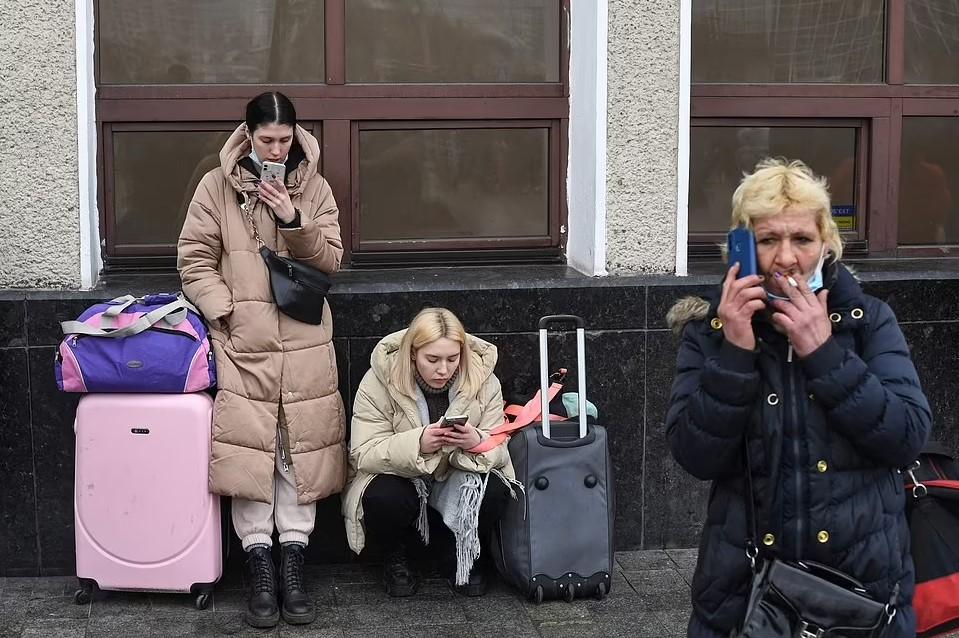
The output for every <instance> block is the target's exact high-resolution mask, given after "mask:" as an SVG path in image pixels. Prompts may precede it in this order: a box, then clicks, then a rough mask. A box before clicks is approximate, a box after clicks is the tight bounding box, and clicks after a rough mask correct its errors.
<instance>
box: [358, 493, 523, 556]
mask: <svg viewBox="0 0 959 638" xmlns="http://www.w3.org/2000/svg"><path fill="white" fill-rule="evenodd" d="M509 498H510V495H509V490H508V489H507V487H506V485H504V484H503V481H501V480H499V479H498V478H496V477H495V476H491V477H490V478H489V482H488V483H487V485H486V493H485V494H484V495H483V502H482V503H481V504H480V512H479V537H480V542H481V543H482V546H483V548H482V550H481V552H480V560H482V561H483V562H484V563H487V564H489V563H488V562H487V561H488V558H489V556H490V554H489V539H490V538H491V535H492V531H493V529H494V526H495V525H496V522H497V521H498V520H499V519H500V517H501V516H502V515H503V511H504V510H505V509H506V504H507V501H508V499H509ZM426 509H427V514H428V515H429V523H430V544H429V553H430V554H432V555H434V556H435V557H436V558H438V559H439V562H440V568H441V569H442V570H443V571H444V572H452V571H453V570H455V568H456V539H455V538H454V536H453V532H451V531H450V529H449V528H448V527H446V525H445V524H444V523H443V519H442V517H441V516H440V513H439V512H437V511H436V510H434V509H433V508H432V507H427V508H426ZM419 513H420V500H419V497H418V496H417V495H416V488H415V487H413V482H412V481H410V480H409V479H405V478H403V477H400V476H394V475H392V474H379V475H377V476H376V477H375V478H374V479H373V480H372V481H371V482H370V484H369V485H368V486H367V487H366V491H365V492H364V493H363V521H364V527H365V528H366V542H367V545H368V546H369V547H370V548H371V549H373V551H378V552H388V551H389V550H390V549H392V548H393V547H395V546H396V545H397V543H404V544H406V545H408V546H413V547H417V546H418V547H422V542H421V540H420V535H419V532H418V531H417V529H416V519H417V517H419Z"/></svg>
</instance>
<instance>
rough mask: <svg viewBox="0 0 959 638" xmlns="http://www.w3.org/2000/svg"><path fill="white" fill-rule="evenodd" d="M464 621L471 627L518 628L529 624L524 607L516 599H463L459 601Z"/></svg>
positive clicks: (484, 597)
mask: <svg viewBox="0 0 959 638" xmlns="http://www.w3.org/2000/svg"><path fill="white" fill-rule="evenodd" d="M459 605H460V608H461V609H462V610H463V613H464V614H465V615H466V619H467V620H468V621H469V622H470V624H473V625H498V626H506V627H512V626H514V625H515V626H518V625H521V624H523V623H529V622H530V617H529V614H528V613H526V607H524V606H523V603H522V602H521V601H520V600H519V599H518V598H515V597H514V598H504V599H502V600H495V601H491V600H490V599H489V598H488V597H486V596H483V597H478V598H465V597H463V598H462V599H461V600H460V601H459Z"/></svg>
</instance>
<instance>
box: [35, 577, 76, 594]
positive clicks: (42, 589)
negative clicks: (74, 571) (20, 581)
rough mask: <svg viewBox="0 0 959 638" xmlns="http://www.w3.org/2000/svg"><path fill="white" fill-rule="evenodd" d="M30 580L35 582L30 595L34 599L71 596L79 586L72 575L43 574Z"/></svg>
mask: <svg viewBox="0 0 959 638" xmlns="http://www.w3.org/2000/svg"><path fill="white" fill-rule="evenodd" d="M32 580H33V581H35V582H34V585H33V588H32V590H31V593H30V597H31V598H34V599H43V598H60V597H62V596H73V592H75V591H76V590H77V589H78V587H79V585H78V583H77V579H76V578H74V577H72V576H45V577H43V578H34V579H32Z"/></svg>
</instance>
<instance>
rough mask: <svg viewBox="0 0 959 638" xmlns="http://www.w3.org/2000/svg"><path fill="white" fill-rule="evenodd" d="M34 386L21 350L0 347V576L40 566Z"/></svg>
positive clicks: (31, 571)
mask: <svg viewBox="0 0 959 638" xmlns="http://www.w3.org/2000/svg"><path fill="white" fill-rule="evenodd" d="M33 468H34V450H33V434H32V432H31V428H30V382H29V375H28V370H27V353H26V350H24V349H23V348H16V349H0V486H2V489H0V576H3V575H6V576H28V575H29V576H34V575H36V570H37V565H38V563H39V558H40V555H39V544H38V542H37V512H36V485H35V477H34V470H33Z"/></svg>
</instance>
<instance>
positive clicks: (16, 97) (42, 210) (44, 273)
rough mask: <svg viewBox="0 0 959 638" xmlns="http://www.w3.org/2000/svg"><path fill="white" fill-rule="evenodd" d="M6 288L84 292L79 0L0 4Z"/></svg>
mask: <svg viewBox="0 0 959 638" xmlns="http://www.w3.org/2000/svg"><path fill="white" fill-rule="evenodd" d="M0 15H2V16H3V20H2V21H0V69H3V71H2V72H0V113H2V115H0V118H2V119H0V121H2V123H3V125H2V126H3V138H2V139H3V147H2V148H3V150H2V155H0V156H2V158H3V170H0V288H14V287H76V286H79V284H80V246H79V243H80V226H79V213H78V209H79V189H78V186H77V102H76V75H75V69H76V53H75V51H76V43H75V35H74V23H75V8H74V1H73V0H0Z"/></svg>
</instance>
